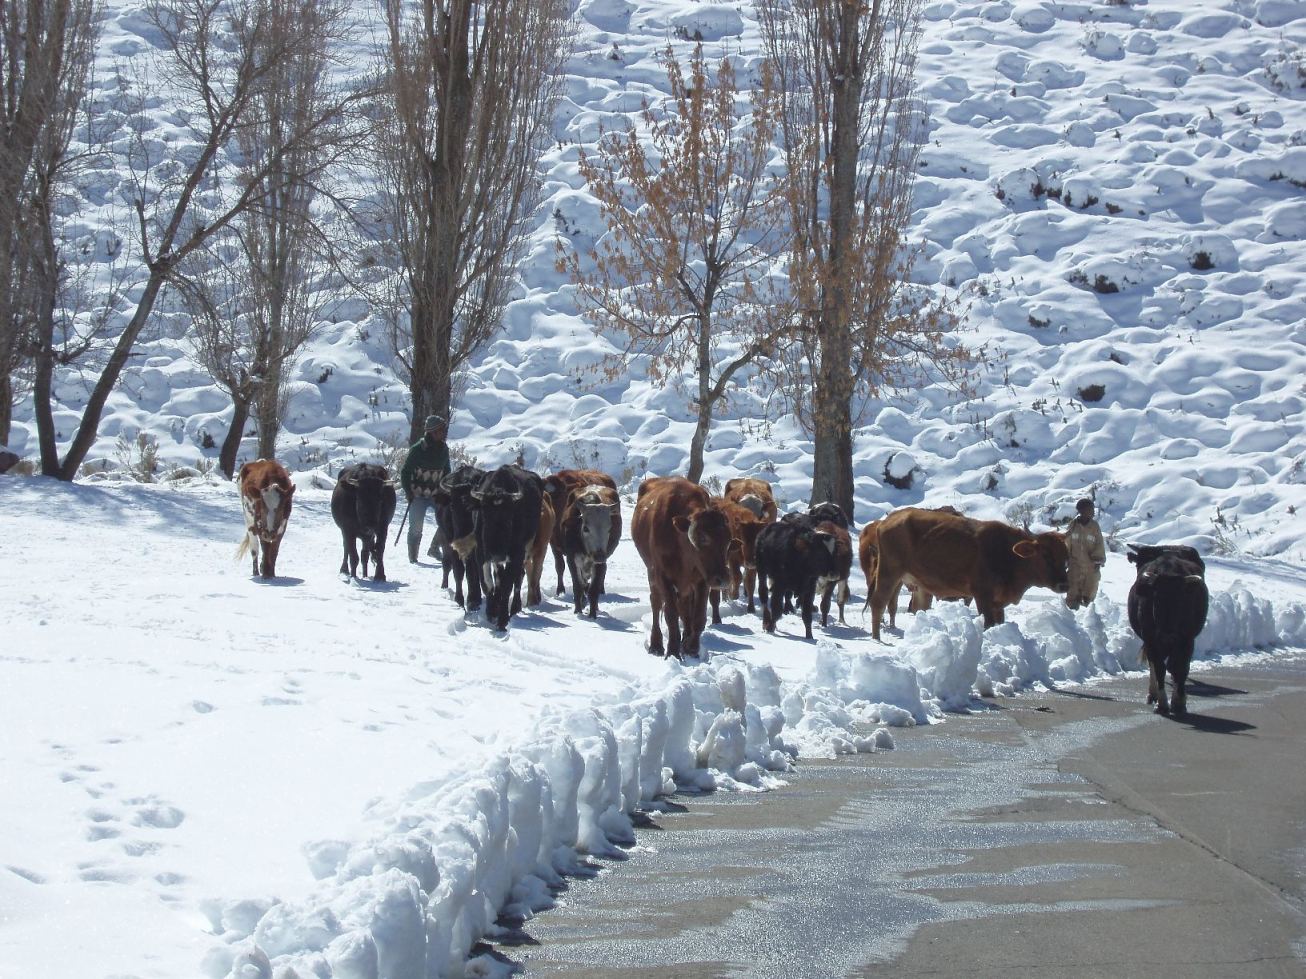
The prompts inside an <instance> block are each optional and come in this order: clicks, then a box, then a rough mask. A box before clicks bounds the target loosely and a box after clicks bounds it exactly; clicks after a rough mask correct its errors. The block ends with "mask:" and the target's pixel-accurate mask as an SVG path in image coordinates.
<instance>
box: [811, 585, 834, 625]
mask: <svg viewBox="0 0 1306 979" xmlns="http://www.w3.org/2000/svg"><path fill="white" fill-rule="evenodd" d="M834 586H835V582H833V581H827V582H826V584H825V588H823V589H822V590H821V628H822V629H824V628H825V627H826V626H827V625H829V624H830V602H831V601H832V600H833V599H834ZM813 597H815V596H813ZM807 638H809V639H810V638H811V636H808V637H807Z"/></svg>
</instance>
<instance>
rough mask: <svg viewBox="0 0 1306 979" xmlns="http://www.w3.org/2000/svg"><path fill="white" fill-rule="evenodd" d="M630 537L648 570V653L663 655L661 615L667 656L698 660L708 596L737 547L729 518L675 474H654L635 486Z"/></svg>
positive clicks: (725, 576)
mask: <svg viewBox="0 0 1306 979" xmlns="http://www.w3.org/2000/svg"><path fill="white" fill-rule="evenodd" d="M630 536H631V539H632V540H634V542H635V549H636V550H637V551H639V556H640V557H641V558H643V559H644V566H645V567H646V568H647V569H648V588H649V603H650V604H651V605H652V608H653V629H652V632H651V634H650V636H649V646H648V648H649V652H650V653H654V654H655V655H659V656H660V655H662V652H663V646H662V626H661V622H660V617H661V616H662V615H663V614H664V613H665V616H666V622H667V645H666V654H667V655H668V656H675V657H676V658H677V659H679V658H680V657H681V656H682V655H683V654H686V653H687V654H689V655H690V656H697V655H698V651H699V643H700V640H701V637H702V634H703V629H704V628H705V627H706V626H707V593H708V591H709V590H710V589H713V588H725V587H726V586H727V585H728V584H729V582H730V569H729V564H728V562H729V553H730V551H731V550H732V549H734V550H736V551H737V550H738V549H739V548H740V546H741V545H740V543H739V541H738V540H736V539H734V538H732V537H731V536H730V522H729V520H728V519H727V517H726V515H725V514H724V513H723V512H722V511H721V510H720V509H719V508H718V507H714V506H713V505H712V501H711V498H710V497H709V496H708V494H707V490H705V489H703V487H701V486H699V485H697V484H696V483H691V482H690V481H689V480H687V479H682V478H680V477H679V476H655V477H652V478H650V479H646V480H644V482H643V483H641V484H640V487H639V496H638V498H637V500H636V502H635V515H634V516H633V517H632V518H631V521H630ZM682 629H683V641H682Z"/></svg>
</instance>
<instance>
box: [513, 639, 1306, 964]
mask: <svg viewBox="0 0 1306 979" xmlns="http://www.w3.org/2000/svg"><path fill="white" fill-rule="evenodd" d="M1137 694H1138V681H1137V680H1136V679H1133V678H1130V679H1128V680H1123V681H1122V680H1113V681H1110V682H1109V683H1101V684H1095V685H1093V686H1092V688H1091V689H1079V690H1067V691H1062V692H1054V693H1043V694H1037V695H1032V696H1030V697H1028V698H1021V699H1020V700H1019V701H1016V702H1011V701H1006V702H1004V703H1001V704H997V703H995V704H994V705H993V706H994V708H995V709H994V710H992V711H989V712H986V713H981V714H978V715H975V716H972V717H966V718H961V719H958V720H957V721H956V723H954V724H951V725H949V726H948V727H946V728H941V727H938V726H935V727H930V728H918V729H916V730H915V731H913V732H911V733H910V734H908V735H906V736H903V737H900V738H899V740H898V750H897V751H895V752H893V753H892V754H891V755H887V756H882V757H877V758H876V759H875V764H873V765H867V764H865V763H864V762H863V761H861V760H860V759H854V760H847V761H836V762H817V763H815V764H811V765H807V764H803V765H801V766H800V770H799V772H798V773H796V774H795V775H794V776H793V777H792V780H791V783H792V784H791V785H789V786H788V787H786V788H784V789H782V790H780V791H778V792H776V793H774V794H772V795H771V796H769V797H766V798H765V799H764V800H763V799H759V798H758V797H756V796H752V797H750V796H739V795H732V796H725V795H718V796H714V797H712V798H699V799H683V800H682V799H677V800H674V801H675V802H680V801H684V803H685V805H684V806H683V807H682V806H680V805H674V804H673V805H672V806H670V807H669V808H668V809H667V810H666V811H665V812H663V813H660V814H657V815H655V816H654V817H653V825H652V826H651V827H648V828H644V829H641V830H639V831H638V832H637V834H636V835H637V838H638V840H639V842H638V845H637V846H635V847H634V848H632V849H631V851H630V853H629V859H628V860H626V861H624V862H622V863H620V864H616V865H612V869H611V872H608V871H606V870H605V872H603V873H602V874H601V875H600V877H599V879H598V880H594V881H580V882H576V883H574V884H573V885H572V886H571V887H570V888H569V890H568V891H567V893H566V894H564V895H563V896H562V897H561V899H560V901H559V905H560V906H559V907H558V908H557V909H555V910H552V911H548V912H545V913H543V914H541V915H540V916H539V917H537V918H536V919H535V920H533V921H531V922H529V923H527V924H526V926H525V933H526V935H525V936H523V937H529V940H530V943H529V944H528V943H527V942H526V941H524V940H523V938H521V937H519V938H518V939H517V941H516V942H515V943H511V944H505V945H504V946H503V947H502V951H503V953H505V955H506V957H508V958H510V959H512V960H516V961H517V962H519V963H522V964H524V965H525V966H526V969H527V972H528V974H530V975H540V976H551V975H566V976H569V977H572V979H607V977H610V976H611V977H616V976H621V977H622V979H631V977H635V979H639V977H644V976H649V977H651V976H654V975H657V976H666V975H675V976H676V977H678V979H698V977H703V979H707V977H718V976H725V975H740V974H747V975H750V976H755V977H759V979H760V977H785V979H805V977H812V979H816V977H835V976H881V975H883V976H923V975H928V976H957V977H963V976H964V977H967V979H970V977H973V976H977V975H1027V974H1037V975H1039V976H1040V977H1053V979H1056V977H1062V976H1064V977H1072V976H1073V977H1082V976H1115V977H1118V976H1135V975H1137V976H1174V977H1179V976H1183V977H1185V979H1189V977H1198V979H1202V977H1210V979H1217V977H1219V979H1223V977H1227V976H1230V975H1234V974H1237V975H1240V976H1248V977H1279V976H1282V977H1285V979H1286V977H1299V976H1301V975H1303V974H1304V973H1306V913H1304V911H1306V859H1304V858H1303V853H1306V849H1303V847H1304V845H1306V826H1304V825H1303V823H1302V813H1303V812H1306V728H1304V727H1303V726H1302V724H1301V723H1300V718H1301V717H1302V716H1303V715H1306V658H1299V659H1296V660H1293V661H1288V662H1282V661H1280V662H1276V663H1272V664H1266V663H1262V664H1258V665H1246V666H1242V667H1237V668H1220V669H1217V670H1213V671H1211V672H1208V673H1204V674H1203V676H1202V679H1201V680H1200V681H1197V682H1195V683H1194V684H1193V699H1192V701H1191V704H1192V708H1193V710H1194V715H1193V716H1191V717H1189V718H1188V719H1187V721H1186V722H1185V723H1182V724H1177V723H1172V722H1167V721H1165V720H1162V719H1160V718H1158V717H1154V716H1150V715H1148V714H1146V713H1144V712H1140V711H1139V710H1138V707H1137ZM535 943H538V944H535Z"/></svg>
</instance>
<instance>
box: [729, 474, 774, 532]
mask: <svg viewBox="0 0 1306 979" xmlns="http://www.w3.org/2000/svg"><path fill="white" fill-rule="evenodd" d="M721 495H722V496H724V497H725V498H726V499H727V500H733V501H734V502H735V503H742V504H743V505H744V506H746V507H748V509H750V510H752V511H753V513H755V514H756V515H757V516H758V518H759V519H760V520H761V521H762V523H764V524H768V523H775V520H776V514H777V513H778V508H777V507H776V505H775V495H774V494H773V493H772V492H771V484H770V483H768V482H767V481H766V480H765V479H758V478H757V477H755V476H738V477H736V478H735V479H727V480H726V487H725V489H724V490H723V491H722V493H721Z"/></svg>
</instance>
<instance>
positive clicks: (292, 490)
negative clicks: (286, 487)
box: [286, 483, 295, 496]
mask: <svg viewBox="0 0 1306 979" xmlns="http://www.w3.org/2000/svg"><path fill="white" fill-rule="evenodd" d="M294 495H295V484H294V483H291V484H290V492H288V493H287V494H286V496H294Z"/></svg>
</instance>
